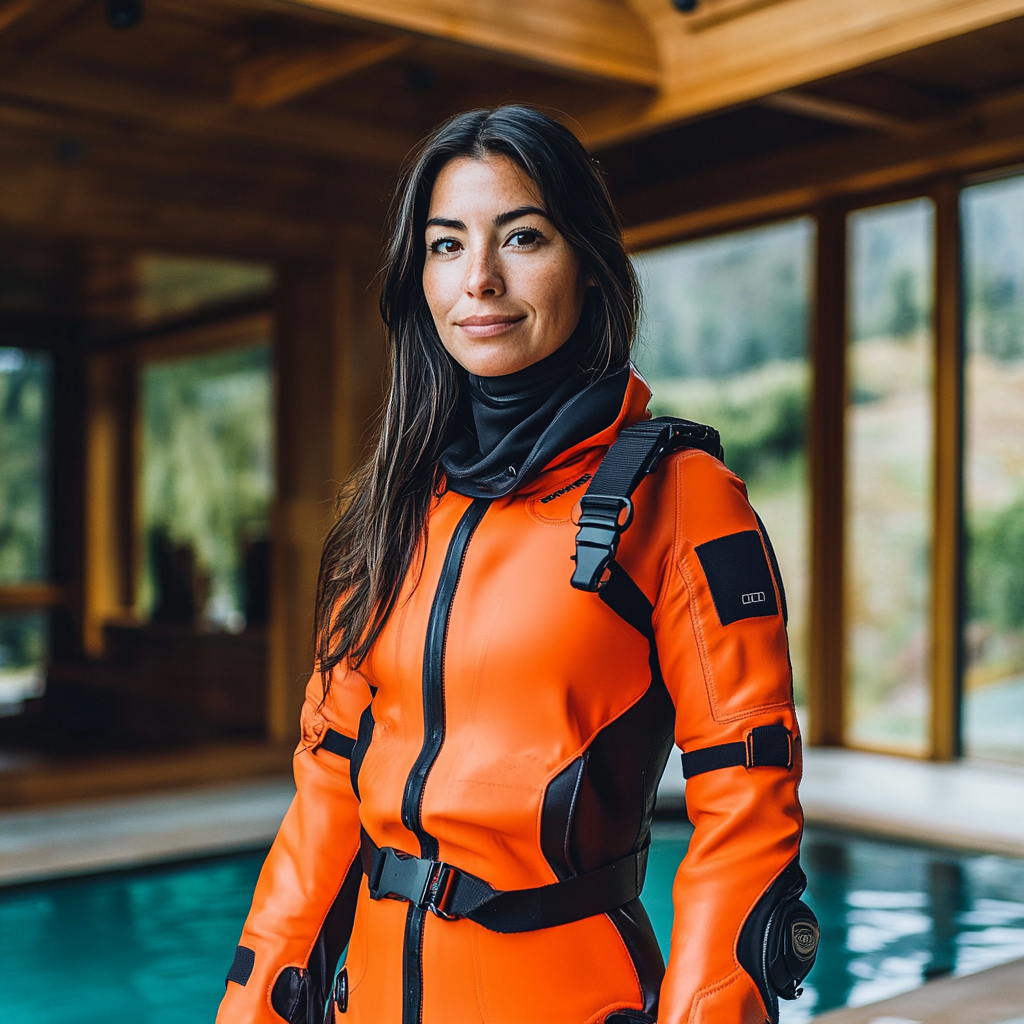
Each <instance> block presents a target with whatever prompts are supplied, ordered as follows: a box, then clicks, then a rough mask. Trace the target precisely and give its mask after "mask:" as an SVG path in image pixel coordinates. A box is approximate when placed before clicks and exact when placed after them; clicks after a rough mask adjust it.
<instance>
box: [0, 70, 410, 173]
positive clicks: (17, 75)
mask: <svg viewBox="0 0 1024 1024" xmlns="http://www.w3.org/2000/svg"><path fill="white" fill-rule="evenodd" d="M3 99H10V100H15V101H18V102H20V103H21V104H23V105H24V104H34V105H36V106H41V107H43V108H44V109H49V110H55V111H62V112H67V113H72V112H79V113H83V114H87V115H92V116H105V117H109V118H116V119H118V120H120V121H122V122H123V121H130V122H134V124H135V125H136V126H137V127H147V128H151V129H152V128H159V129H162V130H164V131H172V132H176V133H179V134H183V135H187V136H192V137H196V138H202V139H206V140H209V141H211V142H216V143H219V144H223V143H225V142H237V143H242V144H249V145H256V146H260V147H263V148H273V149H276V150H279V151H290V152H292V153H306V154H311V155H317V156H326V157H331V158H334V159H340V160H348V161H355V162H358V163H363V164H367V165H369V166H375V167H384V168H387V169H389V170H393V169H394V168H396V167H398V165H399V164H400V163H401V162H402V160H403V159H404V158H405V156H406V154H407V153H408V152H409V150H410V149H411V148H412V146H413V145H414V144H415V143H416V141H417V138H416V136H415V134H413V133H408V132H406V131H403V130H401V129H396V128H393V127H391V126H390V125H387V124H381V123H370V122H368V121H365V120H362V119H359V118H353V117H350V116H345V115H338V116H326V115H323V114H314V113H309V112H307V111H303V110H273V109H269V110H261V111H255V110H243V109H240V108H237V107H232V106H231V104H230V102H228V100H227V99H226V98H225V97H223V96H221V95H218V94H216V93H213V92H211V91H209V90H202V89H200V88H198V87H196V86H194V85H190V84H188V83H186V82H179V83H177V86H176V88H175V89H173V90H172V89H166V88H162V87H155V86H149V85H146V84H145V83H144V82H143V81H141V80H140V79H138V78H134V79H130V80H129V79H125V78H124V77H123V76H120V75H115V74H110V73H106V72H104V71H102V70H98V69H96V68H94V67H89V68H86V67H83V66H72V65H71V63H70V62H68V61H62V60H59V59H54V58H51V57H49V56H44V55H41V56H39V57H38V58H36V59H35V60H33V61H32V62H30V63H28V64H25V65H18V66H16V67H14V68H11V69H9V70H7V72H6V73H4V74H2V75H0V100H3Z"/></svg>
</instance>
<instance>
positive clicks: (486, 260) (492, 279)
mask: <svg viewBox="0 0 1024 1024" xmlns="http://www.w3.org/2000/svg"><path fill="white" fill-rule="evenodd" d="M467 262H468V267H467V270H466V282H465V286H466V293H467V294H468V295H472V296H473V298H475V299H493V298H495V297H496V296H498V295H503V294H504V292H505V281H504V278H503V277H502V275H501V265H500V260H499V258H498V254H497V253H496V252H495V251H494V250H493V249H492V248H491V246H489V245H481V246H477V247H475V248H474V250H473V251H472V254H471V256H470V259H469V260H468V261H467Z"/></svg>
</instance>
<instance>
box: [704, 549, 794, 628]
mask: <svg viewBox="0 0 1024 1024" xmlns="http://www.w3.org/2000/svg"><path fill="white" fill-rule="evenodd" d="M695 550H696V552H697V557H698V558H699V559H700V564H701V568H703V570H704V575H705V576H706V577H707V580H708V586H709V587H710V588H711V597H712V598H713V599H714V602H715V611H717V612H718V620H719V622H721V623H722V625H723V626H728V625H729V623H730V622H738V621H739V620H740V619H756V618H758V617H760V616H762V615H777V614H778V611H779V604H778V601H776V599H775V586H774V584H773V582H772V572H771V569H769V568H768V559H767V558H766V557H765V554H764V545H763V544H762V543H761V535H760V534H759V533H758V532H757V530H744V531H743V532H742V533H731V534H729V536H728V537H719V538H718V539H717V540H709V541H708V542H707V543H706V544H699V545H697V547H696V549H695Z"/></svg>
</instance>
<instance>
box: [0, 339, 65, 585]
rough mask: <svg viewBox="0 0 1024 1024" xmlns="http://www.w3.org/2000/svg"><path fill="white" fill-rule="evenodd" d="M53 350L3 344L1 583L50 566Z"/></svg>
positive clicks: (35, 578) (31, 576) (35, 576)
mask: <svg viewBox="0 0 1024 1024" xmlns="http://www.w3.org/2000/svg"><path fill="white" fill-rule="evenodd" d="M51 378H52V364H51V359H50V356H49V354H48V353H46V352H29V351H25V350H24V349H20V348H0V586H3V585H4V584H17V583H36V582H39V581H41V580H44V579H46V576H47V572H48V569H49V566H48V561H49V491H50V487H49V483H50V480H49V477H50V401H51V387H52V383H51Z"/></svg>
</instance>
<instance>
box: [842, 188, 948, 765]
mask: <svg viewBox="0 0 1024 1024" xmlns="http://www.w3.org/2000/svg"><path fill="white" fill-rule="evenodd" d="M934 218H935V214H934V208H933V206H932V203H931V201H930V200H927V199H917V200H913V201H912V202H907V203H895V204H893V205H890V206H880V207H875V208H873V209H870V210H860V211H858V212H857V213H854V214H852V215H851V216H850V220H849V239H850V346H849V350H848V354H847V371H848V374H849V396H850V397H849V404H848V406H847V412H846V432H847V471H846V472H847V477H846V485H847V497H846V504H847V510H846V515H847V520H846V521H847V551H846V558H847V563H846V566H847V568H846V578H847V598H848V601H849V604H848V611H847V623H848V630H849V635H848V644H849V650H848V653H847V670H848V691H847V735H846V738H847V741H848V742H850V743H852V744H856V745H862V746H868V747H881V748H889V749H894V750H902V751H906V752H908V753H917V754H923V753H926V751H927V747H928V725H929V723H928V716H929V685H928V671H929V666H928V650H929V614H930V606H931V598H930V594H931V542H932V516H931V507H932V506H931V502H932V434H933V430H932V379H933V361H934V360H933V346H932V307H933V291H934V285H933V277H934Z"/></svg>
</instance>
